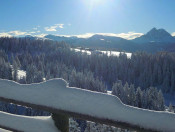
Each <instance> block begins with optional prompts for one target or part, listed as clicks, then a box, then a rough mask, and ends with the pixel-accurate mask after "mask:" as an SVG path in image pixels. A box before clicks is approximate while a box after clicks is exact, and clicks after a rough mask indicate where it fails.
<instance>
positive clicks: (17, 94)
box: [0, 79, 175, 132]
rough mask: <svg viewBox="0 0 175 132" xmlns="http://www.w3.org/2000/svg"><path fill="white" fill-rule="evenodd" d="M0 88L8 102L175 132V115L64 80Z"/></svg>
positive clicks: (5, 82) (0, 94)
mask: <svg viewBox="0 0 175 132" xmlns="http://www.w3.org/2000/svg"><path fill="white" fill-rule="evenodd" d="M0 84H1V85H0V97H3V98H6V99H12V100H17V101H23V102H26V103H31V104H36V105H42V106H47V107H51V108H55V109H58V110H64V111H69V112H75V113H79V114H82V115H86V116H93V117H97V118H101V119H109V120H112V121H116V122H124V123H128V124H131V125H136V126H139V127H141V128H146V129H153V130H157V131H169V132H174V131H175V114H173V113H169V112H163V111H162V112H157V111H153V110H144V109H140V108H135V107H132V106H127V105H124V104H123V103H122V102H121V101H120V99H119V98H117V97H116V96H113V95H109V94H105V93H99V92H92V91H88V90H83V89H79V88H75V87H68V84H67V82H66V81H65V80H63V79H52V80H49V81H46V82H43V83H38V84H27V85H26V84H25V85H24V84H18V83H16V82H13V81H9V80H0ZM6 123H8V122H6ZM12 125H13V124H12Z"/></svg>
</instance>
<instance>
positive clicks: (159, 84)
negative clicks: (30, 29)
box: [0, 37, 175, 115]
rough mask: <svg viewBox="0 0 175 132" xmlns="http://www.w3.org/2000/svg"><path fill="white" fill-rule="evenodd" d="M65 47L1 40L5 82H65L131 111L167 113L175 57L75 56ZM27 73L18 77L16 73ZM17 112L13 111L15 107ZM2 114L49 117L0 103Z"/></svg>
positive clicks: (0, 64)
mask: <svg viewBox="0 0 175 132" xmlns="http://www.w3.org/2000/svg"><path fill="white" fill-rule="evenodd" d="M70 48H71V47H70V46H69V45H68V44H66V43H65V42H56V41H51V40H34V39H30V38H7V37H5V38H0V78H3V79H9V80H14V81H17V82H19V83H28V84H29V83H36V82H42V81H43V80H48V79H51V78H63V79H65V80H67V81H68V82H69V85H70V86H76V87H79V88H83V89H89V90H92V91H99V92H107V91H108V90H112V94H114V95H117V96H118V97H119V98H120V99H121V100H122V102H123V103H125V104H129V105H132V106H136V107H140V108H145V109H152V110H165V107H164V98H163V94H162V92H163V93H168V94H173V93H174V92H175V53H168V52H159V53H156V54H149V53H145V52H136V53H133V54H132V56H131V58H127V56H126V55H125V54H120V56H119V57H117V56H107V55H105V54H100V55H99V54H92V55H87V54H86V53H81V52H75V51H73V50H71V49H70ZM19 69H22V70H24V71H26V77H23V78H20V79H19V78H18V77H17V76H18V75H17V74H18V72H17V70H19ZM12 107H13V108H15V110H14V109H10V108H12ZM0 109H1V110H3V111H8V112H11V113H18V114H24V115H49V113H47V112H43V111H35V110H31V109H30V108H22V107H21V108H20V109H19V107H17V106H15V105H12V104H6V103H1V107H0Z"/></svg>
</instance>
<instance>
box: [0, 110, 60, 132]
mask: <svg viewBox="0 0 175 132" xmlns="http://www.w3.org/2000/svg"><path fill="white" fill-rule="evenodd" d="M0 117H1V118H0V125H1V126H4V127H7V128H11V129H15V130H19V131H24V132H58V129H57V128H56V126H55V125H54V121H53V120H52V118H51V117H50V116H35V117H32V116H21V115H13V114H9V113H5V112H0ZM0 132H9V131H7V130H3V129H0Z"/></svg>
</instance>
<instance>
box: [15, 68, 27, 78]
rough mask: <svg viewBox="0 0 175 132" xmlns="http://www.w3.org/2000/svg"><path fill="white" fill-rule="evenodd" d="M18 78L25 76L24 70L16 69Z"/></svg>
mask: <svg viewBox="0 0 175 132" xmlns="http://www.w3.org/2000/svg"><path fill="white" fill-rule="evenodd" d="M17 75H18V79H22V78H23V77H26V71H24V70H18V74H17Z"/></svg>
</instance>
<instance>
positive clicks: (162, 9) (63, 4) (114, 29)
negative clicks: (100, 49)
mask: <svg viewBox="0 0 175 132" xmlns="http://www.w3.org/2000/svg"><path fill="white" fill-rule="evenodd" d="M153 27H156V28H164V29H166V30H167V31H168V32H169V33H171V34H172V33H174V32H175V0H0V36H2V35H4V34H5V35H14V36H15V35H26V34H31V35H39V34H57V35H87V36H88V35H91V34H92V33H103V34H112V35H115V34H117V35H119V36H120V35H121V37H122V36H125V37H127V36H130V35H133V34H134V35H136V36H137V35H138V36H139V35H141V34H142V33H146V32H147V31H149V30H150V29H151V28H153ZM174 35H175V33H174Z"/></svg>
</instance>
